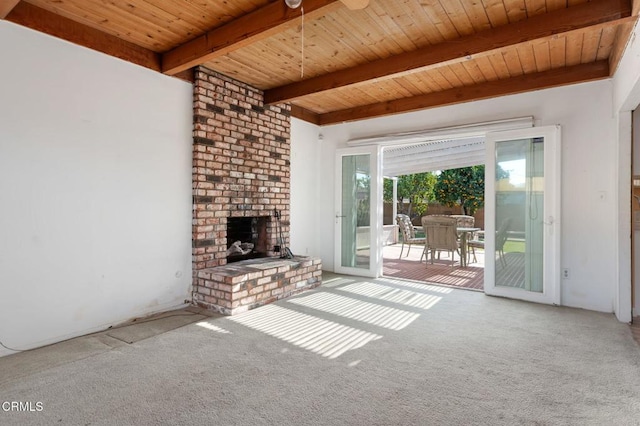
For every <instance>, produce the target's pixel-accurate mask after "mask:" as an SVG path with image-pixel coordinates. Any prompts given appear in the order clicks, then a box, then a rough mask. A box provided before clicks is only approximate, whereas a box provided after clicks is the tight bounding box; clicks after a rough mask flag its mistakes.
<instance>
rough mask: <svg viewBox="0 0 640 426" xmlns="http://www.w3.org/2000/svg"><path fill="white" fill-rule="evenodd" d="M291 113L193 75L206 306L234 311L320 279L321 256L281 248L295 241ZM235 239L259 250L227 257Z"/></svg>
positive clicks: (226, 81)
mask: <svg viewBox="0 0 640 426" xmlns="http://www.w3.org/2000/svg"><path fill="white" fill-rule="evenodd" d="M290 115H291V114H290V107H289V106H288V105H285V104H282V105H264V103H263V93H262V92H261V91H260V90H258V89H255V88H253V87H250V86H248V85H246V84H244V83H241V82H238V81H235V80H233V79H231V78H228V77H226V76H223V75H221V74H218V73H216V72H213V71H211V70H209V69H207V68H204V67H198V68H197V69H196V71H195V83H194V138H193V176H192V179H193V180H192V181H193V235H192V246H193V249H192V251H193V253H192V255H193V256H192V257H193V300H194V303H196V304H198V305H200V306H203V307H206V308H208V309H212V310H215V311H218V312H221V313H224V314H234V313H237V312H241V311H245V310H247V309H251V308H253V307H255V306H259V305H261V304H264V303H269V302H272V301H274V300H277V299H279V298H281V297H286V296H288V295H291V294H294V293H296V292H299V291H302V290H305V289H307V288H313V287H315V286H317V285H319V284H320V282H321V278H320V277H321V269H322V265H321V262H320V260H319V259H315V258H309V257H298V256H296V257H295V258H294V259H280V258H279V255H280V253H279V252H277V251H276V249H277V248H279V247H281V246H283V245H284V244H286V243H287V242H288V241H289V217H290V215H289V212H290V207H289V206H290V199H289V197H290V163H289V161H290V157H289V154H290V145H289V134H290V126H291V125H290ZM275 211H278V212H279V214H280V219H279V222H277V220H276V218H275V215H274V213H275ZM230 225H231V228H229V226H230ZM243 226H244V227H245V229H244V230H243V231H237V229H238V228H239V227H243ZM246 226H248V229H247V228H246ZM276 227H278V228H276ZM230 229H231V230H232V231H231V235H228V232H229V230H230ZM276 229H277V230H278V232H276ZM236 231H237V232H239V234H234V232H236ZM237 235H240V236H241V238H240V239H249V238H251V240H252V241H241V242H242V243H251V244H253V245H254V247H255V248H256V250H254V251H255V253H247V254H248V255H249V256H248V258H246V259H245V258H243V259H242V260H240V261H236V260H238V259H237V258H232V256H229V258H228V257H227V254H228V251H229V250H230V247H231V245H232V244H233V243H234V242H235V241H231V240H232V239H237V238H238V237H237ZM243 235H244V236H243ZM280 235H282V237H283V239H284V241H280ZM249 236H250V237H249ZM228 237H231V238H228ZM237 241H240V240H237ZM245 248H248V246H247V245H245ZM243 256H245V255H243Z"/></svg>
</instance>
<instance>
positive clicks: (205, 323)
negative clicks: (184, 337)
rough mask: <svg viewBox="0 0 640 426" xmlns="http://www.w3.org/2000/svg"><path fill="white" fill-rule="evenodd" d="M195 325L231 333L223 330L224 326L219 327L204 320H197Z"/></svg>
mask: <svg viewBox="0 0 640 426" xmlns="http://www.w3.org/2000/svg"><path fill="white" fill-rule="evenodd" d="M196 325H198V326H200V327H202V328H206V329H207V330H211V331H216V332H218V333H222V334H231V332H230V331H228V330H225V329H224V328H220V327H218V326H217V325H213V324H210V323H208V322H206V321H201V322H198V323H196Z"/></svg>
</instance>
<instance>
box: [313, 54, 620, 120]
mask: <svg viewBox="0 0 640 426" xmlns="http://www.w3.org/2000/svg"><path fill="white" fill-rule="evenodd" d="M607 77H609V63H608V62H607V61H606V60H605V61H598V62H592V63H589V64H583V65H576V66H573V67H568V68H558V69H553V70H549V71H544V72H539V73H534V74H525V75H521V76H518V77H512V78H509V79H505V80H497V81H491V82H488V83H482V84H477V85H474V86H464V87H458V88H454V89H449V90H444V91H442V92H435V93H429V94H426V95H419V96H414V97H410V98H403V99H397V100H393V101H387V102H379V103H375V104H370V105H364V106H360V107H355V108H349V109H344V110H340V111H334V112H328V113H325V114H321V115H320V125H327V124H334V123H340V122H343V121H354V120H362V119H365V118H373V117H379V116H383V115H391V114H398V113H402V112H409V111H416V110H420V109H426V108H433V107H438V106H445V105H453V104H459V103H463V102H470V101H477V100H481V99H489V98H495V97H498V96H505V95H512V94H516V93H523V92H530V91H533V90H541V89H547V88H551V87H558V86H564V85H568V84H577V83H583V82H587V81H593V80H600V79H603V78H607Z"/></svg>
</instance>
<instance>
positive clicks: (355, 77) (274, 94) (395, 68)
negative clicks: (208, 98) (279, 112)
mask: <svg viewBox="0 0 640 426" xmlns="http://www.w3.org/2000/svg"><path fill="white" fill-rule="evenodd" d="M631 19H634V18H632V17H631V3H630V0H595V1H591V2H589V3H583V4H580V5H578V6H572V7H569V8H566V9H560V10H557V11H554V12H550V13H546V14H542V15H536V16H534V17H532V18H529V19H527V20H523V21H519V22H515V23H513V24H508V25H504V26H501V27H497V28H492V29H489V30H485V31H480V32H479V33H476V34H472V35H469V36H465V37H461V38H458V39H455V40H450V41H446V42H443V43H440V44H436V45H433V46H426V47H424V48H421V49H418V50H415V51H412V52H406V53H401V54H399V55H395V56H393V57H390V58H385V59H379V60H376V61H373V62H370V63H366V64H362V65H358V66H355V67H352V68H348V69H344V70H340V71H335V72H332V73H328V74H323V75H320V76H317V77H313V78H310V79H307V80H303V81H300V82H296V83H291V84H288V85H285V86H281V87H276V88H273V89H270V90H267V91H265V103H278V102H283V101H287V100H291V99H295V98H298V97H301V96H305V95H309V94H312V93H318V92H322V91H325V90H330V89H335V88H338V87H344V86H348V85H351V84H356V83H361V82H365V81H369V80H374V79H380V78H385V77H386V78H390V77H397V76H399V75H402V74H405V73H409V72H415V71H418V70H425V69H428V68H429V67H433V66H436V65H437V64H441V63H443V62H447V63H448V64H451V63H456V62H462V61H465V60H467V59H468V58H469V57H473V56H474V55H476V56H477V55H486V54H489V53H490V52H491V51H495V50H496V49H502V48H505V47H509V46H514V45H517V44H520V43H524V42H527V41H532V40H536V39H541V38H545V37H551V36H553V35H556V34H561V33H566V32H569V31H575V30H579V29H585V28H588V27H591V26H594V25H618V24H620V23H621V22H624V21H627V20H631Z"/></svg>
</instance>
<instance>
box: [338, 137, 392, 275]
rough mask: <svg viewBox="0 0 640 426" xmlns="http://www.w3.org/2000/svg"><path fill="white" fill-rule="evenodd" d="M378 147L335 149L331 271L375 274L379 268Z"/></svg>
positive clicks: (380, 263) (379, 184)
mask: <svg viewBox="0 0 640 426" xmlns="http://www.w3.org/2000/svg"><path fill="white" fill-rule="evenodd" d="M380 156H381V150H380V149H379V148H378V147H365V148H346V149H339V150H337V157H336V165H337V167H336V207H337V208H336V210H337V211H336V218H335V219H336V222H335V224H336V244H335V246H336V247H335V260H334V261H335V271H336V272H338V273H345V274H351V275H360V276H367V277H377V276H379V275H380V273H381V270H382V248H381V241H382V237H381V236H382V213H381V209H382V183H381V182H379V180H381V173H380V168H381V158H380Z"/></svg>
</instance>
